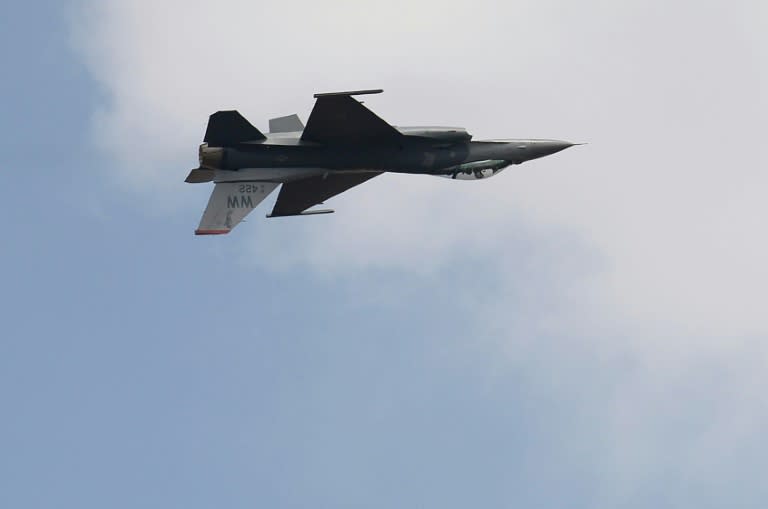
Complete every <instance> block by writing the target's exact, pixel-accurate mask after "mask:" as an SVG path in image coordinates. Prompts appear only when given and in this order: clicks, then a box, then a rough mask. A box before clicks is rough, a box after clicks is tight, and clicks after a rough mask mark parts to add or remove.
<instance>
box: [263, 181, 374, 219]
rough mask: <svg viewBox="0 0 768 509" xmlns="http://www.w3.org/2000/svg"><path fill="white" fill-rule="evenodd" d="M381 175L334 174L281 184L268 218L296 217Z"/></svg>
mask: <svg viewBox="0 0 768 509" xmlns="http://www.w3.org/2000/svg"><path fill="white" fill-rule="evenodd" d="M378 175H381V172H378V171H372V172H367V173H335V174H330V175H328V176H326V177H323V176H317V177H309V178H305V179H302V180H297V181H295V182H288V183H286V184H283V187H282V188H280V194H279V195H278V196H277V201H276V202H275V207H274V208H273V209H272V213H271V214H270V215H269V216H268V217H280V216H296V215H300V214H301V213H302V212H304V211H305V210H307V209H308V208H310V207H312V206H313V205H317V204H319V203H323V202H324V201H325V200H327V199H328V198H331V197H333V196H336V195H337V194H341V193H343V192H344V191H346V190H348V189H351V188H353V187H355V186H357V185H360V184H362V183H363V182H365V181H367V180H370V179H372V178H373V177H376V176H378Z"/></svg>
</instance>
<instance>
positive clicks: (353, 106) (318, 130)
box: [301, 90, 403, 144]
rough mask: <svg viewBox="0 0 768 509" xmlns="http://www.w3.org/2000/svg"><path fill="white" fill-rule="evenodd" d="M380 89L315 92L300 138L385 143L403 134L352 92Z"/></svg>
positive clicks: (327, 141) (356, 93) (336, 142)
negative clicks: (313, 101)
mask: <svg viewBox="0 0 768 509" xmlns="http://www.w3.org/2000/svg"><path fill="white" fill-rule="evenodd" d="M380 92H381V90H357V91H353V92H331V93H324V94H315V97H316V98H317V100H316V102H315V107H314V108H313V109H312V113H311V114H310V115H309V120H307V126H306V127H305V128H304V132H303V133H302V135H301V139H302V140H304V141H312V142H316V143H324V144H349V143H361V142H370V143H377V142H381V143H387V142H393V141H397V140H399V139H400V138H401V137H402V136H403V135H402V134H401V133H400V132H399V131H398V130H397V129H395V128H394V127H393V126H391V125H390V124H388V123H387V122H385V121H384V120H382V119H381V118H379V117H378V116H377V115H376V114H375V113H373V112H372V111H371V110H369V109H368V108H366V107H365V106H363V104H362V103H360V102H359V101H357V100H356V99H354V98H353V97H352V96H353V95H360V94H375V93H380Z"/></svg>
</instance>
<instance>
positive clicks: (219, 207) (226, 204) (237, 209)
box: [195, 182, 279, 235]
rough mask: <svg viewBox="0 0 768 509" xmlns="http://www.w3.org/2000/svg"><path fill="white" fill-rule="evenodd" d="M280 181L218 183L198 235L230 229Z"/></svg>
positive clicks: (196, 231) (223, 231) (224, 231)
mask: <svg viewBox="0 0 768 509" xmlns="http://www.w3.org/2000/svg"><path fill="white" fill-rule="evenodd" d="M278 185H279V184H277V183H274V182H219V183H217V184H216V185H215V186H214V188H213V193H212V194H211V198H210V199H209V200H208V206H207V207H206V208H205V212H203V217H202V219H200V226H198V228H197V230H195V235H221V234H225V233H229V232H230V231H231V230H232V228H234V227H235V226H237V225H238V223H240V221H242V220H243V219H244V218H245V216H247V215H248V214H249V213H250V212H251V211H252V210H253V209H254V208H256V206H257V205H258V204H259V203H261V202H262V201H263V200H264V198H266V197H267V196H269V193H271V192H272V191H274V190H275V188H276V187H277V186H278Z"/></svg>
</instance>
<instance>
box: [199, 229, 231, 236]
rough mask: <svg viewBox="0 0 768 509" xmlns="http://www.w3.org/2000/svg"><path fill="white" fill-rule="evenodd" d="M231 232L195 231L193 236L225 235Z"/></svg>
mask: <svg viewBox="0 0 768 509" xmlns="http://www.w3.org/2000/svg"><path fill="white" fill-rule="evenodd" d="M230 231H232V230H227V229H225V230H200V229H197V230H195V235H226V234H227V233H229V232H230Z"/></svg>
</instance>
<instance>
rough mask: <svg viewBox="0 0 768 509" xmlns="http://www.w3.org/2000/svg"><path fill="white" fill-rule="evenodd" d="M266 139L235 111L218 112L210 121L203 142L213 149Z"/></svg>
mask: <svg viewBox="0 0 768 509" xmlns="http://www.w3.org/2000/svg"><path fill="white" fill-rule="evenodd" d="M263 139H266V137H265V136H264V135H263V134H262V133H261V131H259V130H258V129H256V128H255V127H253V126H252V125H251V123H250V122H248V121H247V120H246V119H245V117H243V116H242V115H241V114H240V113H238V112H237V111H235V110H231V111H217V112H216V113H214V114H213V115H211V116H210V118H209V119H208V128H207V129H206V131H205V138H203V141H205V142H206V143H208V145H210V146H213V147H225V146H228V145H237V144H238V143H243V142H245V141H259V140H263Z"/></svg>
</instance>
